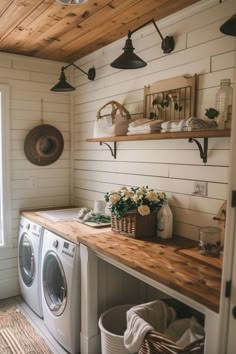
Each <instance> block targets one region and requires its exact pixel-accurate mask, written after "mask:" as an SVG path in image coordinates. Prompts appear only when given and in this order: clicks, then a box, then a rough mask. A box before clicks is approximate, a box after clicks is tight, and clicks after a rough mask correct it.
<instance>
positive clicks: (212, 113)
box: [205, 107, 220, 119]
mask: <svg viewBox="0 0 236 354" xmlns="http://www.w3.org/2000/svg"><path fill="white" fill-rule="evenodd" d="M219 114H220V112H219V111H217V110H216V109H215V108H212V107H211V108H207V109H206V113H205V116H206V117H207V118H209V119H214V118H216V117H218V115H219Z"/></svg>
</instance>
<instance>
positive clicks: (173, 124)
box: [161, 117, 217, 131]
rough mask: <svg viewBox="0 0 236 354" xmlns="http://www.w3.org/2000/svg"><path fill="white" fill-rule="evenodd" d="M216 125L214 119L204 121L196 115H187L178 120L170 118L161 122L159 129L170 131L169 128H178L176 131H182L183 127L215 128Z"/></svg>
mask: <svg viewBox="0 0 236 354" xmlns="http://www.w3.org/2000/svg"><path fill="white" fill-rule="evenodd" d="M216 126H217V124H216V122H214V121H206V120H204V119H200V118H197V117H189V118H185V119H182V120H180V121H176V120H172V121H167V122H163V123H162V124H161V129H163V130H165V131H171V130H170V129H178V131H184V129H185V128H187V127H188V128H193V129H207V128H215V127H216Z"/></svg>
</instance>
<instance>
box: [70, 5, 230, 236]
mask: <svg viewBox="0 0 236 354" xmlns="http://www.w3.org/2000/svg"><path fill="white" fill-rule="evenodd" d="M235 10H236V3H235V1H233V0H228V1H225V2H223V3H222V4H219V1H212V0H210V1H201V2H200V3H197V4H196V5H194V6H191V7H189V8H187V9H185V10H183V11H181V12H179V13H177V14H175V15H172V16H170V17H168V18H166V19H164V20H163V21H160V22H159V23H157V25H158V26H159V28H160V29H161V31H162V34H163V36H166V35H174V37H175V40H176V47H175V50H174V52H172V53H171V54H169V55H163V54H162V51H161V47H160V38H159V36H158V34H157V33H156V31H155V28H154V26H149V27H146V28H145V29H143V30H142V31H141V30H140V31H138V32H137V33H135V35H134V36H133V37H132V38H133V44H134V47H135V48H136V53H138V55H140V56H141V57H142V58H143V59H144V60H146V61H147V62H148V65H147V67H146V68H143V69H140V70H116V69H113V68H111V67H110V65H109V64H110V62H111V61H112V60H114V59H115V58H116V57H117V56H118V55H119V54H121V48H122V47H123V45H124V41H125V38H124V39H122V40H119V41H117V42H115V43H113V44H111V45H109V46H107V47H104V48H102V49H100V50H98V51H96V52H95V53H92V54H90V55H88V56H87V57H84V58H82V59H81V60H79V61H78V62H77V64H78V65H79V66H81V67H82V68H83V69H84V70H88V68H89V67H90V66H93V65H94V66H95V67H96V71H97V76H96V80H95V81H94V82H88V80H87V78H86V76H85V75H83V74H80V73H79V71H75V75H76V78H75V84H76V85H77V91H76V93H75V97H74V99H75V112H74V129H73V131H74V136H73V139H74V154H73V159H74V192H73V196H74V203H75V204H77V205H80V206H82V205H87V206H91V207H92V206H93V200H94V199H103V195H104V193H105V192H107V191H110V190H113V189H115V188H117V187H120V186H121V185H130V186H131V185H136V186H142V185H148V186H149V187H152V188H155V189H157V190H163V191H166V192H167V193H168V197H169V200H170V205H171V208H172V211H173V214H174V232H175V233H176V234H179V235H181V236H183V237H189V238H192V239H197V237H198V227H199V226H204V225H215V224H216V222H215V221H213V216H214V215H215V214H216V213H217V211H218V209H219V207H220V206H221V204H222V202H223V201H224V199H226V192H227V181H228V158H229V138H214V139H209V152H208V162H207V164H206V165H204V164H203V163H202V162H201V159H200V157H199V151H198V150H197V147H196V145H195V144H190V143H188V141H187V140H161V141H134V142H119V143H118V153H117V159H116V160H113V158H112V157H111V155H110V152H109V151H108V149H107V148H105V147H101V146H99V144H98V143H87V142H85V139H86V138H89V137H92V136H93V124H94V120H95V117H96V112H97V111H98V109H99V108H100V107H101V106H102V105H103V104H104V103H106V102H108V101H109V100H111V99H114V100H117V101H119V102H120V103H122V104H124V105H125V106H126V108H127V109H128V110H129V111H130V113H131V114H132V115H133V117H135V116H136V117H139V116H141V115H142V111H143V87H144V85H148V84H151V83H153V82H155V81H159V80H162V79H166V78H170V77H175V76H178V75H184V74H185V75H186V74H187V75H193V74H195V73H197V74H198V75H199V80H198V85H197V114H198V116H199V117H202V118H203V117H204V113H205V108H209V107H210V106H214V102H215V94H216V91H217V89H218V87H219V85H220V80H221V79H222V78H230V79H231V80H232V81H233V72H234V59H235V53H236V41H235V38H234V37H230V36H225V35H223V34H222V33H221V32H220V31H219V26H220V25H221V24H222V23H223V22H225V20H226V19H227V18H229V17H230V16H231V15H232V13H234V12H235ZM194 181H207V182H208V196H207V197H199V196H194V195H193V194H192V193H193V188H194Z"/></svg>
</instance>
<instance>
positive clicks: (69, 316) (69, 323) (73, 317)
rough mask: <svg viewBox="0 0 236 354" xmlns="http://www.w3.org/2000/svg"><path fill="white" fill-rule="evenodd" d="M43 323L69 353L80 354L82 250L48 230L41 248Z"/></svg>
mask: <svg viewBox="0 0 236 354" xmlns="http://www.w3.org/2000/svg"><path fill="white" fill-rule="evenodd" d="M41 274H42V284H43V287H42V293H43V294H42V304H43V317H44V323H45V325H46V326H47V328H48V329H49V331H50V332H51V334H52V335H53V336H54V338H55V339H56V340H57V341H58V342H59V343H60V344H61V346H62V347H63V348H64V349H66V350H67V351H68V352H69V353H72V354H78V353H79V351H80V345H79V338H80V257H79V246H77V245H75V244H73V243H71V242H69V241H66V240H65V239H63V238H62V237H60V236H58V235H56V234H54V233H52V232H50V231H48V230H45V232H44V238H43V247H42V272H41Z"/></svg>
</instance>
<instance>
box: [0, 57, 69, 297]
mask: <svg viewBox="0 0 236 354" xmlns="http://www.w3.org/2000/svg"><path fill="white" fill-rule="evenodd" d="M61 65H62V64H61V63H55V62H51V61H46V60H39V59H32V58H27V57H23V56H17V55H10V54H5V53H0V84H5V85H9V88H10V129H11V131H10V144H9V146H8V148H9V149H10V156H11V158H10V161H9V163H10V175H11V211H10V212H11V218H12V232H11V236H12V243H13V248H0V298H4V297H8V296H13V295H16V294H18V291H19V289H18V274H17V273H18V271H17V241H18V227H19V210H20V209H29V208H39V207H40V208H41V207H45V208H46V207H49V206H62V205H69V203H70V97H69V95H68V94H57V93H52V92H50V88H51V87H52V86H53V84H55V83H56V82H57V80H58V76H59V74H60V67H61ZM41 99H43V121H44V123H47V124H51V125H54V126H55V127H57V128H58V129H59V130H60V131H61V132H62V134H63V137H64V141H65V148H64V151H63V154H62V156H61V157H60V159H59V160H58V161H56V162H55V163H53V164H52V165H49V166H45V167H38V166H36V165H33V164H31V163H30V162H29V161H28V160H27V159H26V157H25V155H24V139H25V137H26V135H27V133H28V132H29V130H30V129H31V128H33V127H35V126H37V125H39V124H40V121H41Z"/></svg>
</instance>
